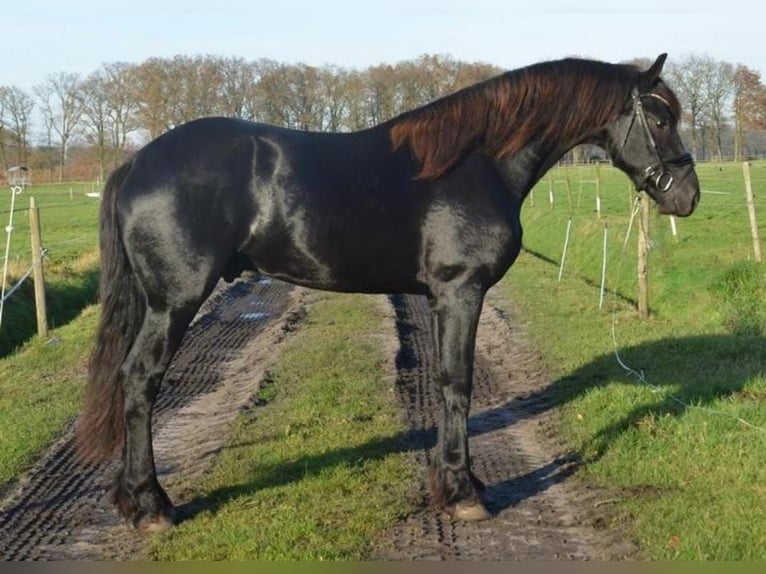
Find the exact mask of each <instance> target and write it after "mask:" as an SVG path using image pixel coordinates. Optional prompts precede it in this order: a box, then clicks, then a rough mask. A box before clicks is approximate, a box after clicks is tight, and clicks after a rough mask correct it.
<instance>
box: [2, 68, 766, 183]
mask: <svg viewBox="0 0 766 574" xmlns="http://www.w3.org/2000/svg"><path fill="white" fill-rule="evenodd" d="M634 63H637V64H639V65H642V66H646V65H647V64H648V63H651V62H649V61H647V60H636V61H634ZM502 71H503V70H501V69H500V68H498V67H496V66H493V65H491V64H487V63H481V62H473V63H468V62H462V61H459V60H455V59H453V58H451V57H449V56H443V55H423V56H421V57H419V58H417V59H414V60H407V61H402V62H398V63H396V64H381V65H376V66H370V67H369V68H367V69H364V70H357V69H347V68H343V67H338V66H332V65H325V66H321V67H315V66H309V65H306V64H301V63H299V64H285V63H280V62H276V61H274V60H269V59H260V60H256V61H247V60H245V59H242V58H237V57H219V56H209V55H204V56H202V55H201V56H175V57H173V58H150V59H148V60H145V61H144V62H141V63H139V64H130V63H119V62H118V63H106V64H103V65H102V66H101V67H100V68H99V69H97V70H96V71H94V72H93V73H91V74H90V75H88V76H85V77H83V76H81V75H78V74H73V73H68V72H59V73H55V74H52V75H50V76H48V77H47V78H45V79H44V80H43V81H42V82H41V83H40V84H38V85H36V86H35V87H34V88H33V89H32V90H31V92H27V91H25V90H23V89H21V88H19V87H17V86H0V168H2V171H3V173H5V172H7V169H8V168H9V167H10V166H13V165H26V166H29V167H31V168H32V169H33V171H35V172H36V173H37V174H38V175H37V176H36V178H37V179H40V177H39V174H40V173H42V174H44V175H45V174H47V177H48V178H50V179H58V180H59V181H63V180H64V179H66V178H68V177H72V175H73V174H72V173H69V172H71V171H72V170H73V169H74V168H73V164H75V163H76V162H77V160H78V158H79V161H80V164H81V167H82V164H83V163H84V164H85V166H86V171H87V172H88V173H87V174H86V175H87V177H90V178H94V177H100V178H101V179H102V180H103V178H104V176H105V175H106V173H107V172H108V171H109V170H110V169H111V168H112V167H113V166H114V165H116V164H117V163H119V162H120V161H121V160H122V159H123V158H124V157H125V155H126V154H127V153H129V152H130V151H132V149H133V148H135V147H136V146H137V145H140V144H141V143H143V142H146V141H148V140H150V139H152V138H154V137H156V136H158V135H160V134H161V133H163V132H165V131H167V130H169V129H171V128H173V127H174V126H177V125H180V124H182V123H184V122H187V121H189V120H192V119H195V118H199V117H203V116H210V115H222V116H232V117H239V118H243V119H246V120H251V121H260V122H267V123H273V124H277V125H282V126H286V127H290V128H296V129H306V130H319V131H352V130H358V129H363V128H365V127H369V126H372V125H375V124H377V123H380V122H382V121H385V120H387V119H389V118H391V117H394V116H395V115H397V114H399V113H402V112H403V111H406V110H409V109H412V108H415V107H418V106H421V105H423V104H425V103H427V102H429V101H431V100H433V99H436V98H438V97H440V96H443V95H445V94H448V93H450V92H453V91H455V90H458V89H460V88H462V87H465V86H468V85H471V84H473V83H475V82H478V81H481V80H483V79H486V78H489V77H491V76H493V75H496V74H498V73H501V72H502ZM664 76H665V78H666V80H667V81H668V83H669V84H670V85H671V87H672V88H673V89H674V90H675V91H676V93H677V94H678V96H679V97H680V99H681V101H682V103H683V107H684V112H685V117H684V118H683V120H684V129H685V130H686V132H687V134H686V137H687V139H686V141H688V142H689V146H690V148H691V151H692V153H693V154H694V155H695V157H697V158H699V159H709V158H722V157H733V158H734V159H742V158H744V157H746V156H750V155H758V154H762V153H763V152H764V151H765V150H766V137H765V136H764V132H765V131H766V87H764V85H763V83H762V80H761V77H760V75H759V74H758V72H756V71H754V70H752V69H750V68H748V67H746V66H744V65H740V64H737V65H735V64H731V63H728V62H721V61H716V60H714V59H712V58H710V57H708V56H700V55H690V56H687V57H686V58H684V59H682V60H678V61H671V62H669V64H668V66H667V67H666V71H665V74H664ZM68 170H69V172H68ZM78 175H80V176H82V175H83V174H78Z"/></svg>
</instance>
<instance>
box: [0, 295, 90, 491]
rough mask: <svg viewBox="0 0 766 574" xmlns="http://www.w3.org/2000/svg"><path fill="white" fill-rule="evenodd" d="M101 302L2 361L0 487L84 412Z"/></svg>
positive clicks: (16, 474)
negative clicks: (87, 368)
mask: <svg viewBox="0 0 766 574" xmlns="http://www.w3.org/2000/svg"><path fill="white" fill-rule="evenodd" d="M97 316H98V313H97V309H96V307H92V306H91V307H88V308H87V309H86V310H85V311H84V312H83V313H82V314H81V316H80V317H79V318H78V319H77V320H76V321H73V322H71V323H69V324H68V325H66V326H64V327H62V328H60V329H57V330H55V331H53V332H52V333H51V335H52V338H51V339H50V340H49V341H41V340H39V339H37V340H35V341H32V342H30V343H27V344H26V345H25V346H24V348H23V349H22V350H20V351H19V352H17V353H15V354H14V355H13V356H11V357H7V358H5V359H2V360H0V487H2V486H3V485H4V484H6V483H7V482H8V481H10V480H12V479H13V478H15V477H16V476H18V474H19V473H20V472H22V471H23V470H24V469H25V468H27V467H28V466H29V465H30V464H31V463H32V462H33V461H34V459H35V457H36V456H37V454H38V453H39V452H40V451H41V450H43V449H44V448H45V447H47V446H48V445H49V444H50V443H51V441H52V440H53V439H54V438H55V437H56V436H57V435H58V434H59V433H60V432H61V428H62V427H63V426H64V424H65V423H66V422H67V421H69V420H71V419H72V418H73V417H74V416H75V415H76V414H77V412H78V411H79V408H80V403H81V400H82V395H83V389H84V385H85V363H86V356H87V354H88V352H89V351H90V343H91V337H92V334H93V331H94V329H95V326H96V320H97Z"/></svg>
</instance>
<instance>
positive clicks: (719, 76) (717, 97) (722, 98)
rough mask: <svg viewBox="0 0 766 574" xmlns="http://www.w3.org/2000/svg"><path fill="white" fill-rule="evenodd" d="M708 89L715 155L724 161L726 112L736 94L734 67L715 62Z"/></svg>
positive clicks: (708, 104)
mask: <svg viewBox="0 0 766 574" xmlns="http://www.w3.org/2000/svg"><path fill="white" fill-rule="evenodd" d="M708 81H709V83H708V86H707V88H706V91H707V94H708V97H707V111H708V115H709V116H710V123H711V128H712V134H711V135H712V137H713V143H714V145H715V154H716V156H717V157H718V159H719V161H720V160H722V159H723V132H724V130H725V129H726V127H727V121H726V120H727V116H726V111H727V110H728V109H729V108H730V104H731V98H732V95H733V94H734V66H733V65H732V64H729V63H728V62H715V63H714V65H713V68H712V70H711V74H710V76H709V77H708Z"/></svg>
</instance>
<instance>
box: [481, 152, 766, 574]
mask: <svg viewBox="0 0 766 574" xmlns="http://www.w3.org/2000/svg"><path fill="white" fill-rule="evenodd" d="M721 170H722V171H718V167H716V166H709V165H704V166H700V169H699V172H700V178H701V181H702V188H703V198H702V203H701V205H700V208H699V210H698V213H695V214H694V215H693V216H692V217H691V218H689V219H684V220H679V221H678V224H679V225H678V227H679V232H680V240H679V241H676V240H675V239H674V238H673V237H672V235H671V233H670V226H669V222H668V220H667V219H666V218H661V217H659V216H657V215H653V216H652V221H651V230H652V231H651V234H652V249H651V250H650V260H649V269H650V271H649V273H650V307H651V310H652V314H651V316H650V318H649V319H647V320H641V319H639V318H638V317H637V315H636V313H635V310H634V306H633V304H632V301H634V300H635V297H636V295H635V290H636V281H635V269H636V257H635V251H636V247H635V241H636V240H635V231H634V234H633V235H632V237H631V240H630V242H629V248H628V250H627V251H626V252H625V253H623V254H621V253H620V251H621V250H620V248H621V244H622V240H623V237H624V235H625V231H626V229H627V219H628V202H627V199H626V192H625V191H624V190H625V189H626V183H625V181H624V177H623V178H622V179H619V178H618V179H615V180H614V181H613V182H612V183H609V184H607V185H604V191H603V194H604V205H605V210H604V212H605V218H604V219H606V221H607V222H608V226H609V237H610V241H611V243H610V249H609V255H608V270H609V271H608V280H607V285H608V287H609V288H610V289H611V290H612V292H610V293H609V294H608V296H607V298H606V305H605V308H604V309H603V310H601V311H599V309H598V301H599V292H598V285H599V280H600V270H601V249H602V241H603V221H602V220H597V219H596V217H595V213H593V212H590V211H584V210H583V209H582V204H581V208H580V209H579V210H578V209H577V207H576V199H575V202H573V203H574V204H575V207H574V209H573V216H572V217H573V229H574V231H573V235H572V239H571V240H570V244H571V246H572V250H571V251H570V253H569V254H568V255H567V264H566V268H565V273H564V277H563V279H562V281H561V283H559V282H557V274H558V261H559V257H560V253H561V248H562V245H563V237H564V231H565V226H566V220H567V217H568V216H569V213H568V210H567V209H559V206H557V207H556V208H555V209H554V210H551V209H550V207H549V206H548V205H547V202H546V203H541V202H540V198H544V194H543V193H541V192H540V190H539V189H538V193H537V197H536V205H535V207H531V206H530V205H526V206H525V208H524V212H523V222H524V229H525V236H524V241H525V246H526V248H527V249H528V250H529V251H528V252H527V253H524V254H522V256H521V257H520V259H519V261H518V262H517V263H516V265H515V266H514V268H513V270H512V271H511V273H509V274H508V275H507V276H506V278H505V279H504V280H503V281H502V282H501V283H500V285H499V286H498V289H497V290H496V292H495V294H494V296H493V300H494V301H495V304H498V305H500V306H503V305H504V304H507V303H508V302H509V301H511V300H513V301H514V302H515V303H517V304H519V305H520V306H521V308H522V309H523V311H524V317H525V320H526V323H527V330H528V332H529V334H530V336H531V337H532V339H533V341H534V342H535V344H536V345H537V347H538V348H539V349H540V350H541V351H543V353H544V355H545V358H546V362H547V366H548V369H549V372H550V373H551V375H552V382H551V387H550V389H549V390H550V391H551V393H552V394H553V396H554V397H555V399H556V404H557V405H558V406H559V407H560V411H559V413H558V416H557V417H556V418H555V421H556V422H555V430H556V431H557V434H558V435H559V436H561V437H562V438H563V439H564V440H565V442H566V443H567V444H568V445H569V446H570V447H571V448H572V449H574V450H576V451H578V452H579V453H580V454H581V455H582V458H583V461H584V465H583V469H582V471H581V472H580V473H579V476H580V478H581V479H582V480H584V481H586V482H590V483H593V484H596V485H598V486H600V487H602V488H605V489H607V490H608V491H610V492H611V494H609V495H607V496H609V497H614V498H616V499H618V500H619V501H620V502H619V503H618V504H616V505H615V506H616V509H615V510H616V513H615V520H620V521H624V522H626V523H628V524H630V526H631V529H632V532H633V536H634V537H635V540H636V541H637V542H638V543H639V545H640V547H641V548H642V550H643V552H644V555H645V556H646V557H647V558H653V559H674V558H684V559H729V560H740V559H764V558H766V520H765V519H764V518H763V517H764V516H765V515H766V500H765V499H764V488H765V487H764V484H766V467H765V466H764V465H763V460H765V459H766V431H759V430H755V429H753V428H750V427H748V426H746V425H745V424H743V423H741V422H739V421H738V420H737V418H742V419H745V420H747V421H748V422H750V423H753V424H755V425H758V426H759V427H761V428H764V427H766V367H765V365H766V340H765V339H764V336H763V334H764V333H763V330H762V329H763V318H764V317H765V316H766V297H764V282H765V281H766V264H755V263H752V262H748V257H752V244H751V241H750V232H749V226H748V219H747V211H746V208H745V201H744V192H743V191H742V179H741V167H740V166H734V165H722V166H721ZM609 171H611V170H609ZM763 173H764V169H763V165H756V166H754V174H760V177H761V178H763V175H762V174H763ZM602 175H603V176H604V180H605V181H610V182H611V181H612V180H611V178H612V177H613V175H617V174H605V173H604V172H603V170H602ZM570 177H572V179H573V180H574V181H577V180H575V179H574V176H573V175H570ZM754 187H755V189H756V195H758V194H759V193H760V197H761V198H762V197H763V193H764V192H763V190H764V189H765V188H766V182H765V181H764V180H763V179H759V180H757V181H754ZM610 188H611V189H610ZM573 189H575V190H576V189H577V186H575V185H573ZM706 189H713V190H715V191H724V192H725V191H729V192H731V195H729V196H726V195H719V194H706V193H704V190H706ZM759 190H760V192H759ZM542 191H544V192H545V193H546V194H547V186H546V188H543V189H542ZM610 194H611V196H612V197H610V198H609V199H607V198H608V197H609V195H610ZM584 195H585V194H584ZM591 197H592V196H591ZM546 199H547V198H546ZM759 201H760V204H759V207H760V209H761V213H764V215H762V216H761V217H760V221H761V222H763V221H766V212H764V210H766V205H762V204H763V200H762V199H759ZM760 230H761V235H762V237H763V236H766V233H765V232H766V229H764V225H763V224H761V229H760ZM534 254H536V255H534ZM614 292H616V294H617V295H616V296H615V294H614ZM613 320H614V321H615V323H614V324H615V332H616V335H617V341H618V348H619V353H620V356H621V358H622V360H623V361H624V362H625V363H627V364H628V365H629V366H630V367H632V368H633V369H636V370H638V371H641V372H643V374H644V376H645V378H646V380H647V382H648V383H649V384H650V385H651V386H649V385H647V384H644V383H642V382H640V381H638V380H637V378H636V377H634V376H630V375H629V374H627V373H626V372H625V371H623V369H622V368H621V367H620V366H619V364H618V362H617V360H616V358H615V356H614V350H613V343H612V339H611V329H612V324H613ZM677 399H679V400H680V401H681V402H682V403H685V404H687V405H693V406H692V407H687V406H684V404H680V403H679V402H678V401H677ZM713 411H715V412H713Z"/></svg>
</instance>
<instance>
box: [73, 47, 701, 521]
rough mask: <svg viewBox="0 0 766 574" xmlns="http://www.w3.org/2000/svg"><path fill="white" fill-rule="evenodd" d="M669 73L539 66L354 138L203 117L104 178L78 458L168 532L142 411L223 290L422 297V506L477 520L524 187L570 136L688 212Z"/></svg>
mask: <svg viewBox="0 0 766 574" xmlns="http://www.w3.org/2000/svg"><path fill="white" fill-rule="evenodd" d="M664 61H665V54H663V55H661V56H660V57H659V58H658V59H657V61H656V62H655V63H654V64H653V65H652V66H651V68H649V69H648V70H646V71H641V70H640V69H638V68H636V67H634V66H630V65H614V64H607V63H602V62H595V61H588V60H578V59H566V60H561V61H555V62H547V63H541V64H536V65H533V66H529V67H526V68H523V69H519V70H515V71H511V72H507V73H505V74H502V75H500V76H497V77H495V78H492V79H490V80H487V81H485V82H482V83H479V84H476V85H474V86H472V87H469V88H466V89H464V90H461V91H459V92H457V93H455V94H453V95H450V96H447V97H445V98H442V99H440V100H437V101H435V102H433V103H431V104H428V105H426V106H424V107H422V108H419V109H416V110H412V111H410V112H407V113H405V114H403V115H401V116H399V117H396V118H394V119H392V120H390V121H388V122H386V123H383V124H380V125H378V126H376V127H373V128H370V129H367V130H363V131H359V132H355V133H343V134H341V133H308V132H301V131H293V130H289V129H283V128H280V127H275V126H270V125H264V124H258V123H250V122H246V121H240V120H237V119H228V118H206V119H200V120H196V121H193V122H190V123H188V124H185V125H182V126H180V127H178V128H175V129H173V130H171V131H169V132H168V133H166V134H164V135H162V136H160V137H159V138H157V139H156V140H154V141H152V142H151V143H149V144H148V145H146V146H145V147H144V148H143V149H141V150H140V151H139V152H138V153H136V154H135V155H134V156H133V157H132V158H131V159H129V160H128V161H127V162H126V163H125V164H123V165H122V166H121V167H119V168H117V169H116V170H115V171H114V173H113V174H112V175H111V176H110V178H109V180H108V182H107V184H106V187H105V189H104V193H103V204H102V211H101V302H102V316H101V323H100V325H99V327H98V333H97V339H96V344H95V348H94V350H93V354H92V357H91V362H90V369H89V385H88V394H87V399H86V404H85V408H84V412H83V415H82V417H81V419H80V423H79V429H78V434H79V439H80V448H81V452H82V453H83V455H84V456H85V457H86V458H89V459H106V458H109V457H111V456H114V455H116V454H118V453H120V452H121V454H122V468H121V471H120V474H119V476H118V477H117V483H116V486H115V503H116V504H117V506H118V508H119V511H120V512H121V513H122V514H123V515H124V516H125V518H126V519H128V520H130V521H131V522H132V523H133V524H134V526H136V527H138V528H140V529H144V530H158V529H162V528H166V527H168V526H169V525H171V524H172V522H173V515H174V512H173V506H172V504H171V502H170V500H169V499H168V497H167V495H166V494H165V492H164V491H163V489H162V488H161V487H160V485H159V483H158V481H157V477H156V473H155V465H154V456H153V452H152V430H151V412H152V405H153V402H154V399H155V397H156V395H157V392H158V391H159V388H160V383H161V381H162V378H163V375H164V373H165V371H166V369H167V367H168V364H169V362H170V361H171V358H172V357H173V354H174V353H175V352H176V349H177V348H178V346H179V344H180V342H181V338H182V336H183V334H184V332H185V331H186V329H187V327H188V326H189V323H190V322H191V320H192V318H193V317H194V315H195V313H196V312H197V310H198V309H199V307H200V305H201V304H202V302H203V301H204V300H205V299H206V298H207V297H208V296H209V295H210V293H211V291H212V289H213V287H214V286H215V285H216V283H217V282H218V280H219V279H220V278H221V277H224V278H226V279H229V280H231V279H233V278H234V277H236V276H237V275H238V274H239V273H240V272H242V271H244V270H257V271H258V272H260V273H263V274H265V275H270V276H272V277H277V278H280V279H283V280H286V281H290V282H293V283H296V284H299V285H304V286H307V287H313V288H316V289H328V290H333V291H353V292H365V293H416V294H422V295H425V296H427V297H428V299H429V301H430V304H431V309H432V312H433V327H434V329H433V331H434V333H435V339H436V340H435V348H436V354H437V356H436V357H435V361H434V363H435V364H436V365H437V367H436V368H437V369H438V377H437V381H438V385H439V387H440V391H441V393H440V394H441V397H442V405H441V417H440V419H439V438H438V446H437V449H436V455H435V460H434V463H433V467H432V468H431V490H432V496H433V499H434V502H435V503H436V504H437V505H439V506H440V507H442V508H443V509H445V510H446V511H447V512H449V513H450V514H451V515H452V516H453V518H455V519H458V520H480V519H484V518H487V517H488V516H489V514H488V512H487V510H486V508H485V507H484V505H483V504H482V501H481V492H482V484H481V482H480V481H479V480H478V479H477V478H476V477H475V476H474V475H473V473H472V472H471V468H470V459H469V453H468V439H467V431H466V420H467V416H468V410H469V406H470V399H471V386H472V377H473V358H474V339H475V335H476V328H477V323H478V321H479V313H480V311H481V306H482V301H483V298H484V294H485V293H486V291H487V289H489V287H490V286H492V285H493V284H494V283H495V282H497V281H498V280H499V279H500V278H501V277H502V276H503V274H505V272H506V271H507V270H508V268H509V267H510V266H511V264H512V263H513V262H514V260H515V259H516V257H517V255H518V254H519V250H520V248H521V223H520V220H519V213H520V210H521V204H522V202H523V201H524V198H525V197H526V195H527V193H528V192H529V190H530V189H531V188H532V186H533V185H534V184H535V182H537V181H538V180H539V179H540V178H541V177H542V176H543V174H544V173H545V172H546V171H547V170H548V169H549V168H550V167H552V166H553V165H554V164H555V163H556V161H557V160H559V159H560V158H561V156H562V155H563V154H565V153H566V152H567V151H568V150H569V149H571V148H572V147H573V146H575V145H577V144H581V143H586V142H588V143H593V144H597V145H600V146H602V147H603V148H604V149H605V150H607V151H608V152H609V154H610V155H611V157H612V159H613V162H614V164H615V165H616V166H617V167H619V168H620V169H621V170H622V171H624V172H625V173H626V174H627V175H628V177H629V178H630V179H631V180H632V181H633V182H634V184H635V186H636V188H637V189H640V190H645V191H646V192H648V193H649V195H650V196H651V197H652V198H653V199H654V200H655V202H656V203H657V204H658V206H659V209H660V211H661V212H662V213H669V214H675V215H679V216H686V215H689V214H691V213H692V211H693V210H694V208H695V206H696V205H697V201H698V199H699V183H698V181H697V176H696V173H695V171H694V162H693V161H692V158H691V156H690V155H689V154H687V153H686V152H685V150H684V146H683V144H682V143H681V140H680V138H679V136H678V133H677V130H676V128H677V123H678V120H679V118H680V106H679V102H678V100H677V99H676V97H675V96H674V95H673V93H672V92H671V91H670V89H669V88H668V87H667V86H666V85H665V84H664V83H663V82H662V81H661V79H660V77H659V76H660V71H661V69H662V66H663V64H664Z"/></svg>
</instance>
